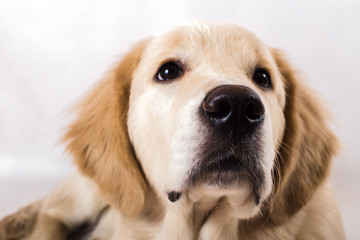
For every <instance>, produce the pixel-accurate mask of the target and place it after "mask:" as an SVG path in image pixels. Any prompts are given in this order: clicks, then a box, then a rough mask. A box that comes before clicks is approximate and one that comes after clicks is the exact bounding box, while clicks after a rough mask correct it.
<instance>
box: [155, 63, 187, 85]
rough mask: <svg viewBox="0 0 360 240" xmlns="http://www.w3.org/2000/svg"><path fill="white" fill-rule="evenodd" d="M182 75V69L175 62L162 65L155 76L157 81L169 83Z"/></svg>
mask: <svg viewBox="0 0 360 240" xmlns="http://www.w3.org/2000/svg"><path fill="white" fill-rule="evenodd" d="M182 74H183V69H182V67H181V66H180V64H178V63H176V62H167V63H165V64H163V65H162V66H161V67H160V69H159V71H158V72H157V74H156V79H157V80H159V81H169V80H174V79H176V78H178V77H180V76H181V75H182Z"/></svg>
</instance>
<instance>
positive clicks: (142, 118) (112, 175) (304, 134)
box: [65, 23, 337, 219]
mask: <svg viewBox="0 0 360 240" xmlns="http://www.w3.org/2000/svg"><path fill="white" fill-rule="evenodd" d="M317 102H318V100H317V99H316V98H315V97H314V95H313V93H312V92H311V91H310V90H309V89H308V88H307V87H305V86H303V85H301V83H300V82H299V80H298V77H297V76H296V73H295V72H294V70H293V69H292V68H291V66H290V65H289V64H288V62H287V61H286V60H285V59H284V58H283V57H282V55H281V53H279V51H278V50H276V49H271V48H269V47H267V46H265V45H264V44H263V43H262V42H261V41H260V40H258V39H257V38H256V37H255V36H254V35H253V34H252V33H250V32H248V31H246V30H245V29H243V28H240V27H238V26H236V25H232V24H203V23H195V24H191V25H186V26H182V27H179V28H177V29H175V30H173V31H171V32H169V33H166V34H164V35H161V36H158V37H154V38H152V39H148V40H145V41H142V42H140V43H138V44H137V45H136V46H135V47H134V49H133V50H132V51H131V52H130V53H129V54H128V55H126V56H125V57H124V58H123V60H122V61H121V62H120V64H119V66H118V67H117V68H116V69H115V70H114V71H113V72H111V73H109V75H108V77H107V78H105V79H104V80H102V81H101V82H100V83H99V84H98V85H97V86H96V87H95V89H94V90H93V92H92V93H91V94H90V95H89V96H88V97H87V98H86V99H85V100H84V101H83V102H82V104H81V105H80V108H79V117H78V118H77V120H76V121H75V122H74V123H73V125H72V126H71V127H70V129H69V131H68V132H67V134H66V136H65V139H66V140H67V141H69V145H68V149H69V150H70V152H71V153H72V154H73V155H74V157H75V161H76V163H77V165H78V166H79V169H80V170H81V171H82V172H83V173H84V174H85V175H87V176H89V177H90V178H93V179H94V180H95V181H96V182H97V183H98V184H99V186H100V189H101V191H102V193H103V194H104V196H105V198H107V199H108V201H109V202H110V203H111V204H113V205H114V206H115V207H117V208H119V209H120V210H121V211H122V212H123V213H125V214H136V213H138V212H139V211H141V209H142V206H143V204H144V202H145V199H146V194H147V193H146V192H147V189H149V188H151V189H153V190H154V191H155V193H156V194H157V195H158V196H159V198H160V199H162V200H163V201H167V202H166V204H175V203H171V202H169V201H168V200H167V199H169V200H170V201H176V200H178V199H179V198H182V197H183V196H184V197H185V196H186V197H187V198H189V199H190V200H191V201H192V202H197V201H201V200H202V199H204V198H214V199H220V198H223V199H226V200H227V201H228V202H229V204H230V206H231V207H232V208H233V210H234V211H233V213H234V215H235V216H236V217H238V218H250V217H252V216H254V215H256V214H257V213H258V212H259V210H260V208H261V206H267V207H269V208H271V209H272V214H273V216H274V218H275V216H276V217H277V218H281V219H283V218H284V216H289V215H292V214H294V213H295V212H297V210H298V209H300V208H301V207H302V206H304V205H305V204H306V202H307V201H308V200H309V199H310V197H311V196H312V194H313V192H314V190H315V189H316V188H317V186H319V185H320V184H321V182H322V180H323V179H325V177H326V176H327V174H328V171H329V165H330V160H331V157H332V156H333V154H334V153H335V150H336V146H337V145H336V139H335V137H334V136H333V134H332V133H331V131H330V130H329V128H328V126H327V124H326V119H325V118H326V116H325V115H324V111H323V110H322V109H321V108H320V107H319V106H318V103H317Z"/></svg>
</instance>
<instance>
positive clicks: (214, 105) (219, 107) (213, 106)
mask: <svg viewBox="0 0 360 240" xmlns="http://www.w3.org/2000/svg"><path fill="white" fill-rule="evenodd" d="M203 109H204V111H205V112H206V114H207V115H208V116H210V117H212V118H216V119H219V120H221V119H224V118H226V117H227V116H228V115H229V114H230V113H231V105H230V103H229V102H228V101H210V102H208V101H206V100H205V101H203Z"/></svg>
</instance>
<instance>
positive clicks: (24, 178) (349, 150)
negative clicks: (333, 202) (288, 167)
mask: <svg viewBox="0 0 360 240" xmlns="http://www.w3.org/2000/svg"><path fill="white" fill-rule="evenodd" d="M359 12H360V1H356V0H353V1H351V0H348V1H344V0H343V1H332V0H302V1H297V2H295V1H280V0H278V1H270V0H262V1H256V0H247V1H242V0H241V1H240V0H221V1H219V0H205V1H200V0H181V1H177V0H143V1H135V0H131V1H130V0H128V1H123V0H101V1H100V0H99V1H94V0H84V1H80V0H71V1H70V0H57V1H52V0H38V1H36V0H23V1H21V0H0V218H1V217H3V216H4V215H5V214H8V213H11V212H13V211H15V210H16V209H17V208H18V207H20V206H22V205H24V204H26V203H29V202H31V201H33V200H35V199H38V198H39V197H41V196H44V195H45V194H46V193H48V192H49V191H50V190H51V189H52V188H53V187H54V186H56V184H57V183H59V182H60V181H61V179H63V178H64V177H65V176H66V175H67V174H68V173H69V171H70V170H71V159H70V158H69V156H68V155H66V154H65V153H64V147H63V145H61V144H59V142H58V140H59V139H60V137H61V135H62V134H63V132H64V129H65V128H66V126H67V125H68V123H69V122H70V121H71V115H69V114H68V110H69V108H70V107H71V106H72V105H73V104H74V102H76V100H77V98H78V97H79V96H80V95H81V94H82V93H84V92H86V90H87V89H88V88H89V87H90V86H91V85H92V84H93V83H94V82H95V81H96V80H98V79H99V78H100V77H101V75H102V73H103V72H104V71H106V70H107V69H108V66H110V65H111V64H112V63H114V62H115V61H117V60H118V59H119V56H121V54H123V53H124V52H126V50H127V49H128V48H129V46H130V44H131V43H132V42H134V41H136V40H140V39H142V38H145V37H147V36H150V35H153V34H156V33H160V32H163V31H164V30H166V29H169V28H171V27H173V26H175V25H178V24H180V23H182V22H183V21H185V20H190V19H204V20H211V21H231V22H236V23H239V24H241V25H243V26H245V27H247V28H249V29H250V30H252V31H253V32H255V33H256V34H257V35H258V36H259V37H260V38H261V39H262V40H263V41H264V42H265V43H267V44H269V45H271V46H275V47H278V48H282V49H284V50H285V51H286V52H287V53H288V55H289V56H290V59H291V60H292V62H293V63H294V65H295V66H296V67H297V68H298V69H301V70H302V71H303V73H304V75H305V76H306V78H307V81H308V83H309V85H311V86H312V87H313V88H315V89H317V90H318V91H319V92H321V93H322V94H323V95H324V96H325V98H326V99H327V100H328V106H329V108H331V110H332V112H333V113H334V116H335V117H336V120H337V121H336V123H335V124H334V129H335V131H336V132H337V134H338V135H339V137H340V138H341V140H342V143H343V150H342V152H341V155H340V156H339V157H338V158H337V159H336V161H335V164H334V168H333V176H332V179H333V182H334V185H335V189H336V192H337V198H338V201H339V204H340V208H341V211H342V215H343V218H344V223H345V228H346V231H347V236H348V238H349V239H360V230H359V227H358V226H359V223H358V221H359V220H358V215H359V209H360V207H359V204H360V191H359V190H358V189H360V187H359V184H360V181H359V180H360V177H359V176H360V163H359V159H360V151H359V142H360V141H359V136H360V127H359V123H360V107H359V103H360V93H359V90H360V88H359V87H360V77H359V76H360V72H359V67H360V47H359V46H360V14H359Z"/></svg>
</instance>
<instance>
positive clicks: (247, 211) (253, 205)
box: [187, 171, 261, 219]
mask: <svg viewBox="0 0 360 240" xmlns="http://www.w3.org/2000/svg"><path fill="white" fill-rule="evenodd" d="M187 194H188V196H189V198H190V199H191V200H192V202H194V203H201V205H205V204H204V203H212V204H215V205H217V206H220V205H221V204H226V205H227V207H226V209H227V210H228V212H227V213H226V214H228V215H229V216H232V217H234V218H237V219H249V218H251V217H253V216H255V215H256V214H258V213H259V211H260V205H261V204H260V203H261V199H260V194H259V193H255V192H254V190H253V185H252V183H251V180H249V179H248V178H247V177H246V176H245V175H241V174H240V175H239V174H237V173H233V172H228V171H224V172H223V171H220V172H218V173H209V174H208V175H206V177H205V178H204V179H201V180H199V181H198V182H197V183H196V184H195V185H193V186H192V187H191V188H189V189H188V192H187Z"/></svg>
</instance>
